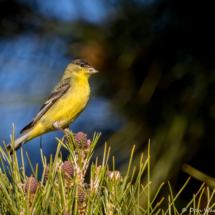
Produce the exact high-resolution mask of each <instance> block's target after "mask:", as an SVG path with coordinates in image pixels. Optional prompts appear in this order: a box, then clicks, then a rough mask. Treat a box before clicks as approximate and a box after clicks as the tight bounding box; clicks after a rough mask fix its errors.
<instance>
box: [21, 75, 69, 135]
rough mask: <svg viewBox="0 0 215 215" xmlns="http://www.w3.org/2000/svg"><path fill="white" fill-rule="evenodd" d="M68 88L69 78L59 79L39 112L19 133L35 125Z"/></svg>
mask: <svg viewBox="0 0 215 215" xmlns="http://www.w3.org/2000/svg"><path fill="white" fill-rule="evenodd" d="M69 88H70V78H67V79H64V80H62V81H60V83H59V84H58V85H57V86H56V87H55V89H54V90H53V91H52V93H51V95H50V96H49V98H48V99H47V100H46V102H45V103H44V104H43V106H42V107H41V109H40V111H39V113H38V114H37V115H36V116H35V117H34V118H33V119H32V120H31V122H30V123H29V124H28V125H27V126H25V127H24V128H23V129H22V130H21V132H20V134H22V133H25V132H27V131H29V130H30V129H31V128H32V127H33V126H34V125H35V123H36V122H37V121H38V120H39V119H40V118H41V117H42V116H43V115H44V114H45V113H46V112H47V111H48V110H49V108H50V107H51V106H52V105H53V104H54V103H55V102H57V101H58V100H59V99H60V98H61V97H62V96H63V95H64V94H65V93H66V92H67V91H68V90H69Z"/></svg>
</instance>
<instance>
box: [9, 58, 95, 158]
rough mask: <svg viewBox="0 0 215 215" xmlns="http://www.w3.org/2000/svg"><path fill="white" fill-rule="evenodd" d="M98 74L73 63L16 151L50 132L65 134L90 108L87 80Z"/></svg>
mask: <svg viewBox="0 0 215 215" xmlns="http://www.w3.org/2000/svg"><path fill="white" fill-rule="evenodd" d="M97 72H98V71H97V70H95V69H94V68H93V67H92V66H91V65H90V64H89V63H88V62H87V61H85V60H81V59H77V60H74V61H72V62H71V63H70V64H69V65H68V66H67V68H66V70H65V72H64V74H63V77H62V79H61V81H60V82H59V84H58V85H57V86H56V87H55V88H54V90H53V91H52V93H51V95H50V96H49V98H48V99H47V101H46V102H45V103H44V104H43V106H42V108H41V109H40V111H39V113H38V114H37V115H36V116H35V117H34V118H33V119H32V121H31V122H30V123H29V124H28V125H27V126H26V127H24V128H23V129H22V130H21V132H20V134H22V133H25V134H24V135H22V136H21V137H19V138H18V139H16V140H15V144H14V146H15V150H18V149H19V148H20V147H22V146H23V145H24V144H25V143H26V142H28V141H30V140H32V139H34V138H35V137H38V136H41V135H43V134H46V133H48V132H51V131H56V130H62V131H64V132H66V131H67V130H68V127H69V125H70V124H71V123H72V122H73V121H74V120H75V119H76V118H77V117H78V116H79V115H80V114H81V112H82V111H83V110H84V109H85V107H86V106H87V103H88V101H89V96H90V87H89V83H88V78H89V77H90V75H91V74H94V73H97ZM7 150H8V151H9V152H10V154H13V149H12V143H9V144H8V145H7Z"/></svg>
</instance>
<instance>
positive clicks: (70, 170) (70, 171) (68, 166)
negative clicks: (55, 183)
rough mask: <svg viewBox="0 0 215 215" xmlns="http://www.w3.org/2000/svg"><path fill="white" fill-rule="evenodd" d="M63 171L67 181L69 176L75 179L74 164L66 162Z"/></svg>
mask: <svg viewBox="0 0 215 215" xmlns="http://www.w3.org/2000/svg"><path fill="white" fill-rule="evenodd" d="M62 169H63V171H64V178H65V179H67V178H68V176H67V175H69V176H70V177H71V178H73V177H74V167H73V164H72V163H71V162H70V161H65V162H64V163H63V167H62Z"/></svg>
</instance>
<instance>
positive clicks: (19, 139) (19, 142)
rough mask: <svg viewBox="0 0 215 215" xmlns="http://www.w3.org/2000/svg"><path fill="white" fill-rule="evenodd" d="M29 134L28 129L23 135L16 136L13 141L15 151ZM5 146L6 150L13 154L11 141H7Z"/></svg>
mask: <svg viewBox="0 0 215 215" xmlns="http://www.w3.org/2000/svg"><path fill="white" fill-rule="evenodd" d="M29 135H30V131H29V132H27V133H25V134H24V135H22V136H21V137H19V138H17V139H16V140H15V141H14V149H15V151H17V150H18V149H19V148H20V147H22V146H23V145H24V144H25V143H26V142H27V141H26V139H27V138H28V136H29ZM6 148H7V150H8V152H10V154H11V155H12V154H13V147H12V143H9V144H8V145H7V146H6Z"/></svg>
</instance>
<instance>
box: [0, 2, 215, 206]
mask: <svg viewBox="0 0 215 215" xmlns="http://www.w3.org/2000/svg"><path fill="white" fill-rule="evenodd" d="M214 12H215V2H214V1H208V0H205V1H203V2H202V1H201V2H198V1H194V0H186V1H185V0H79V1H75V0H64V1H62V0H61V1H59V0H52V1H42V0H4V1H3V0H0V122H1V124H0V144H1V146H3V140H4V141H5V142H6V144H8V143H9V142H10V134H12V132H13V131H12V123H14V124H15V129H16V130H15V136H16V137H19V136H20V135H19V132H20V130H21V129H22V128H23V127H25V126H26V125H27V124H28V123H29V122H30V121H31V119H32V118H33V117H34V116H35V115H36V114H37V112H38V111H39V109H40V107H41V106H42V104H43V102H44V101H45V100H46V99H47V98H48V96H49V94H50V93H51V91H52V90H53V88H54V87H55V86H56V84H57V83H58V82H59V80H60V79H61V76H62V74H63V72H64V69H65V68H66V66H67V64H68V63H69V62H71V61H72V60H73V59H75V58H82V59H84V60H87V61H88V62H89V63H90V64H92V65H93V66H94V67H95V68H96V69H97V70H99V71H100V73H99V74H97V75H94V76H92V77H91V78H90V85H91V90H92V93H91V98H90V101H89V104H88V106H87V108H86V109H85V110H84V112H83V113H82V114H81V115H80V116H79V117H78V119H77V120H76V121H75V122H74V123H72V124H71V125H70V129H72V131H73V132H75V133H76V132H78V131H83V132H84V133H87V134H88V138H92V137H93V133H94V132H95V131H96V132H102V136H101V138H100V141H99V144H98V145H97V147H96V151H95V153H94V155H95V156H94V158H95V157H96V156H98V157H99V161H100V163H101V159H102V156H103V149H104V142H105V141H107V143H108V146H110V147H111V157H110V162H109V163H110V164H111V160H112V156H113V155H114V156H115V160H116V169H119V170H120V171H121V172H122V176H123V175H124V174H125V171H126V169H127V166H128V161H129V157H130V153H131V149H132V147H133V145H136V150H135V156H134V162H133V165H137V167H138V165H139V160H140V156H141V153H142V152H144V156H145V157H144V159H146V157H147V145H148V139H149V138H150V139H151V180H152V188H151V192H152V195H153V194H155V192H156V190H157V189H158V187H159V186H160V184H161V183H162V182H167V181H168V180H169V181H170V182H171V184H172V187H173V193H174V194H176V193H177V192H178V191H179V189H180V188H181V187H182V185H183V184H184V182H185V181H186V180H187V178H188V176H189V175H188V174H186V173H185V172H184V171H182V166H183V164H189V165H191V166H192V167H194V168H196V169H198V170H200V171H201V172H204V173H205V174H207V175H210V176H211V177H215V171H214V169H213V165H214V153H215V99H214V98H215V43H214V38H215V31H214V26H215V16H214V14H215V13H214ZM62 136H63V134H62V132H60V131H58V132H54V133H49V134H46V135H44V136H43V138H42V144H43V152H44V155H45V156H46V157H47V158H49V156H50V154H54V153H55V151H56V147H57V142H56V139H55V137H58V138H61V137H62ZM23 151H24V152H26V151H27V152H28V154H29V157H30V159H31V161H32V163H33V166H34V167H35V165H36V163H39V170H41V171H42V164H41V157H40V138H36V139H34V140H32V141H30V142H29V143H27V144H26V145H24V146H23ZM62 153H63V156H64V158H65V159H66V156H67V155H68V154H67V152H66V151H65V150H62ZM20 155H21V154H20V150H19V151H18V156H19V160H20ZM25 163H26V165H27V168H26V169H27V172H28V174H29V175H30V174H31V168H30V166H29V165H28V161H27V159H26V161H25ZM110 169H111V167H110ZM188 169H189V168H188ZM142 180H143V183H145V182H144V181H146V178H145V176H144V177H143V179H142ZM200 185H201V182H200V181H199V180H197V179H194V178H192V179H191V182H190V183H189V184H188V186H187V188H186V189H185V190H184V191H183V192H182V194H181V196H180V197H179V199H178V203H177V204H178V207H180V205H181V207H182V205H185V203H187V202H188V200H190V199H191V198H192V196H193V193H196V192H197V190H198V189H199V187H200ZM213 188H214V187H213ZM168 193H169V191H168V185H167V183H166V185H165V186H164V188H163V189H162V191H161V193H160V194H159V196H158V199H157V200H160V199H161V198H162V197H163V196H165V201H164V202H163V203H162V205H161V207H162V208H167V194H168ZM205 198H206V197H205ZM141 203H142V205H143V207H144V205H145V203H146V199H145V198H141ZM177 204H176V206H177Z"/></svg>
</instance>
